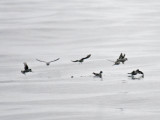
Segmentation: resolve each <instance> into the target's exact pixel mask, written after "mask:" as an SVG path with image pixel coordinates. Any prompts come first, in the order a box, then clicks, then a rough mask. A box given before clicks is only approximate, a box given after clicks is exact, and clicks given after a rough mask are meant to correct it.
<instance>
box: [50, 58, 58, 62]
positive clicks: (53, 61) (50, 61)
mask: <svg viewBox="0 0 160 120" xmlns="http://www.w3.org/2000/svg"><path fill="white" fill-rule="evenodd" d="M59 59H60V58H57V59H55V60H52V61H50V62H55V61H57V60H59Z"/></svg>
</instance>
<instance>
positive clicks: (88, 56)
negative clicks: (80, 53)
mask: <svg viewBox="0 0 160 120" xmlns="http://www.w3.org/2000/svg"><path fill="white" fill-rule="evenodd" d="M90 57H91V54H89V55H87V56H86V57H84V58H81V59H79V60H74V61H72V62H79V63H82V62H84V60H85V59H88V58H90Z"/></svg>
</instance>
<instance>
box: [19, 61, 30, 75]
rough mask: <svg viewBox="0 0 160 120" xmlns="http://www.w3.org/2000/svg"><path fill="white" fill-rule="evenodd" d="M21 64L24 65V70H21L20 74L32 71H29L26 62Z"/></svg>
mask: <svg viewBox="0 0 160 120" xmlns="http://www.w3.org/2000/svg"><path fill="white" fill-rule="evenodd" d="M23 64H24V70H21V73H23V74H25V73H27V72H32V69H29V67H28V65H27V63H26V62H24V63H23Z"/></svg>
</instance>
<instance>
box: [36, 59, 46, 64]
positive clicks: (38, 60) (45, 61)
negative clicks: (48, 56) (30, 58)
mask: <svg viewBox="0 0 160 120" xmlns="http://www.w3.org/2000/svg"><path fill="white" fill-rule="evenodd" d="M36 60H37V61H39V62H45V63H46V61H42V60H38V59H36Z"/></svg>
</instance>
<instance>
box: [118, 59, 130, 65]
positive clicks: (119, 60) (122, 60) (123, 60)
mask: <svg viewBox="0 0 160 120" xmlns="http://www.w3.org/2000/svg"><path fill="white" fill-rule="evenodd" d="M127 60H128V59H127V58H123V59H117V62H122V63H123V64H124V62H125V61H127Z"/></svg>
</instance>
